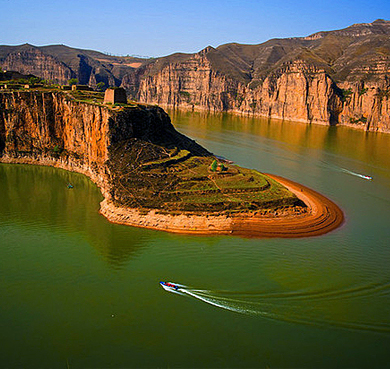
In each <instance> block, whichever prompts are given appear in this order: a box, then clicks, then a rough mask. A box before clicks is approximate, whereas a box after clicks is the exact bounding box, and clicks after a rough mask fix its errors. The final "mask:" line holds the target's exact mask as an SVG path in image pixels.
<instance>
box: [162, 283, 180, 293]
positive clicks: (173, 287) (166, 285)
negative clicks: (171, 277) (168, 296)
mask: <svg viewBox="0 0 390 369" xmlns="http://www.w3.org/2000/svg"><path fill="white" fill-rule="evenodd" d="M160 284H161V287H162V288H164V290H166V291H170V292H172V291H178V290H179V289H180V288H183V287H184V286H182V285H180V284H176V283H172V282H160Z"/></svg>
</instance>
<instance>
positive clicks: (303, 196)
mask: <svg viewBox="0 0 390 369" xmlns="http://www.w3.org/2000/svg"><path fill="white" fill-rule="evenodd" d="M0 162H3V163H13V164H18V163H19V164H35V165H45V166H53V167H57V168H61V169H66V170H69V171H73V172H78V173H82V174H85V175H86V176H88V177H89V178H90V179H91V180H92V181H93V182H95V183H96V184H97V185H98V186H99V188H100V190H101V192H102V194H103V196H104V200H103V201H102V202H101V203H100V213H101V214H102V215H103V216H104V217H106V218H107V219H108V220H109V221H110V222H112V223H117V224H124V225H129V226H134V227H141V228H148V229H155V230H161V231H166V232H172V233H183V234H198V235H228V234H233V235H237V236H243V237H256V238H300V237H311V236H319V235H323V234H326V233H328V232H330V231H333V230H335V229H336V228H338V227H340V226H341V224H342V223H343V222H344V214H343V212H342V210H341V209H340V208H339V207H338V206H337V205H336V204H335V203H334V202H333V201H331V200H329V199H328V198H326V197H325V196H323V195H321V194H319V193H318V192H316V191H314V190H312V189H310V188H308V187H306V186H303V185H301V184H299V183H296V182H293V181H290V180H288V179H286V178H283V177H280V176H277V175H273V174H267V176H269V177H270V178H272V179H274V180H276V181H278V182H279V183H281V184H282V185H284V186H285V187H287V189H289V190H290V191H291V192H293V193H294V194H295V195H296V196H297V197H298V198H299V199H300V200H302V201H303V202H304V203H305V204H306V205H307V206H308V209H309V211H308V212H307V213H303V214H299V215H287V216H281V217H277V216H275V217H269V216H262V215H254V214H250V213H248V214H240V215H226V214H220V215H214V214H207V213H203V214H199V215H198V214H186V213H181V214H164V213H160V212H158V211H157V210H150V211H145V210H139V209H136V208H125V207H118V206H115V205H114V204H113V203H112V202H111V201H110V200H109V198H108V194H109V190H108V189H107V188H106V181H105V180H104V179H103V178H102V177H101V176H100V175H98V174H96V173H94V172H93V171H91V170H90V169H89V168H87V167H86V166H79V165H77V164H76V163H73V162H69V161H57V160H55V159H52V158H31V157H29V158H26V157H20V158H10V157H1V158H0Z"/></svg>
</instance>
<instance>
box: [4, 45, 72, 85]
mask: <svg viewBox="0 0 390 369" xmlns="http://www.w3.org/2000/svg"><path fill="white" fill-rule="evenodd" d="M0 66H1V68H3V69H5V70H12V71H13V70H14V71H18V72H20V73H24V74H33V75H35V76H39V77H40V78H43V79H46V80H49V81H53V82H55V83H61V84H66V83H68V80H69V79H71V78H72V77H75V75H74V73H73V72H72V70H71V69H70V68H69V67H68V66H66V65H65V64H64V63H62V62H60V61H59V60H57V59H56V58H54V57H53V56H51V55H45V54H44V53H42V52H41V51H40V50H38V49H35V48H34V49H33V48H31V49H24V50H21V51H18V52H14V53H9V54H8V55H7V56H6V58H4V60H2V61H1V62H0Z"/></svg>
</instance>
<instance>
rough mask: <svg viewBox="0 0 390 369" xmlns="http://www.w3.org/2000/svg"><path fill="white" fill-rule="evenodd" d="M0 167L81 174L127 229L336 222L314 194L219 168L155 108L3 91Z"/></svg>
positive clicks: (267, 228)
mask: <svg viewBox="0 0 390 369" xmlns="http://www.w3.org/2000/svg"><path fill="white" fill-rule="evenodd" d="M76 96H77V94H76ZM1 162H5V163H29V164H41V165H51V166H56V167H60V168H63V169H67V170H71V171H76V172H80V173H84V174H86V175H88V176H89V177H90V178H91V179H92V180H93V181H94V182H95V183H97V184H98V185H99V187H100V188H101V190H102V193H103V195H104V200H103V201H102V203H101V213H102V214H103V215H105V216H106V217H107V218H108V219H109V220H111V221H113V222H117V223H123V224H128V225H133V226H141V227H147V228H154V229H161V230H167V231H173V232H185V233H207V234H209V233H213V234H230V233H232V232H236V233H237V234H245V235H248V234H249V235H252V236H260V237H307V236H310V235H318V234H322V233H326V232H329V231H330V230H333V229H335V228H337V227H338V226H339V225H340V224H341V223H342V222H343V214H342V212H341V211H340V209H339V208H338V207H337V206H336V205H335V204H333V203H332V202H331V201H329V200H327V199H325V198H323V197H322V196H321V195H319V194H316V193H315V192H314V191H311V190H309V189H306V188H304V187H300V188H299V189H297V188H298V187H299V185H297V184H293V183H291V182H289V181H287V180H282V179H273V178H272V176H266V175H264V174H261V173H259V172H256V171H253V170H250V169H245V168H241V167H238V166H235V165H229V166H228V167H227V166H225V165H224V163H223V162H222V163H221V162H220V163H219V164H218V165H217V160H216V157H214V156H213V155H212V154H211V153H209V152H208V151H207V150H206V149H204V148H203V147H201V146H200V145H198V144H196V143H195V142H194V141H193V140H191V139H189V138H187V137H186V136H184V135H182V134H180V133H179V132H177V131H176V130H175V129H174V127H173V126H172V124H171V122H170V119H169V116H168V115H167V114H166V113H165V112H164V111H163V110H162V109H161V108H159V107H156V106H143V105H139V104H138V105H131V106H129V105H127V106H124V107H107V106H105V105H103V104H102V103H100V102H98V101H97V99H95V102H86V101H80V100H76V97H75V95H74V94H72V93H71V92H69V93H68V92H60V91H58V90H39V89H37V90H32V91H17V92H7V91H4V90H3V91H1V92H0V163H1ZM225 164H226V162H225ZM213 167H214V169H213ZM218 168H219V169H218ZM280 181H281V182H282V183H284V184H285V185H286V186H287V187H289V188H290V189H291V190H289V189H288V188H286V187H284V186H283V185H281V183H280ZM297 186H298V187H297ZM64 187H65V184H64ZM75 190H77V189H75Z"/></svg>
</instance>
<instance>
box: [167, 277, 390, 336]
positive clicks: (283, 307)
mask: <svg viewBox="0 0 390 369" xmlns="http://www.w3.org/2000/svg"><path fill="white" fill-rule="evenodd" d="M160 284H161V286H162V287H163V288H164V289H165V290H166V291H168V292H172V293H176V294H179V295H182V296H188V297H192V298H195V299H197V300H200V301H202V302H205V303H207V304H209V305H212V306H214V307H217V308H220V309H224V310H229V311H232V312H235V313H239V314H245V315H251V316H261V317H263V318H266V319H272V320H278V321H285V322H288V323H295V324H305V325H311V326H322V327H329V326H333V327H336V328H343V329H349V330H365V331H372V332H376V333H384V334H390V323H387V322H384V323H377V322H363V321H361V320H360V319H356V321H345V320H341V321H338V320H334V319H331V318H330V316H329V315H328V310H327V309H326V307H327V306H328V304H329V303H330V306H332V305H333V304H334V300H335V297H336V296H337V299H336V300H340V299H341V300H343V299H353V298H359V297H362V295H365V294H367V295H372V294H379V293H383V292H385V293H387V292H388V291H389V284H388V283H386V284H383V286H382V285H381V286H380V287H381V288H378V286H365V287H360V288H352V289H347V290H341V291H334V292H333V293H329V292H328V293H319V292H313V293H312V294H302V295H301V294H291V293H280V294H272V293H271V294H270V293H256V292H252V293H245V292H243V293H240V292H232V291H210V290H200V289H195V288H191V287H188V286H185V285H179V284H176V283H173V282H160ZM232 296H234V298H232ZM309 301H312V302H311V303H309ZM313 301H314V305H313ZM331 301H333V303H331ZM316 303H318V304H319V305H318V306H316ZM324 306H325V307H324Z"/></svg>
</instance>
